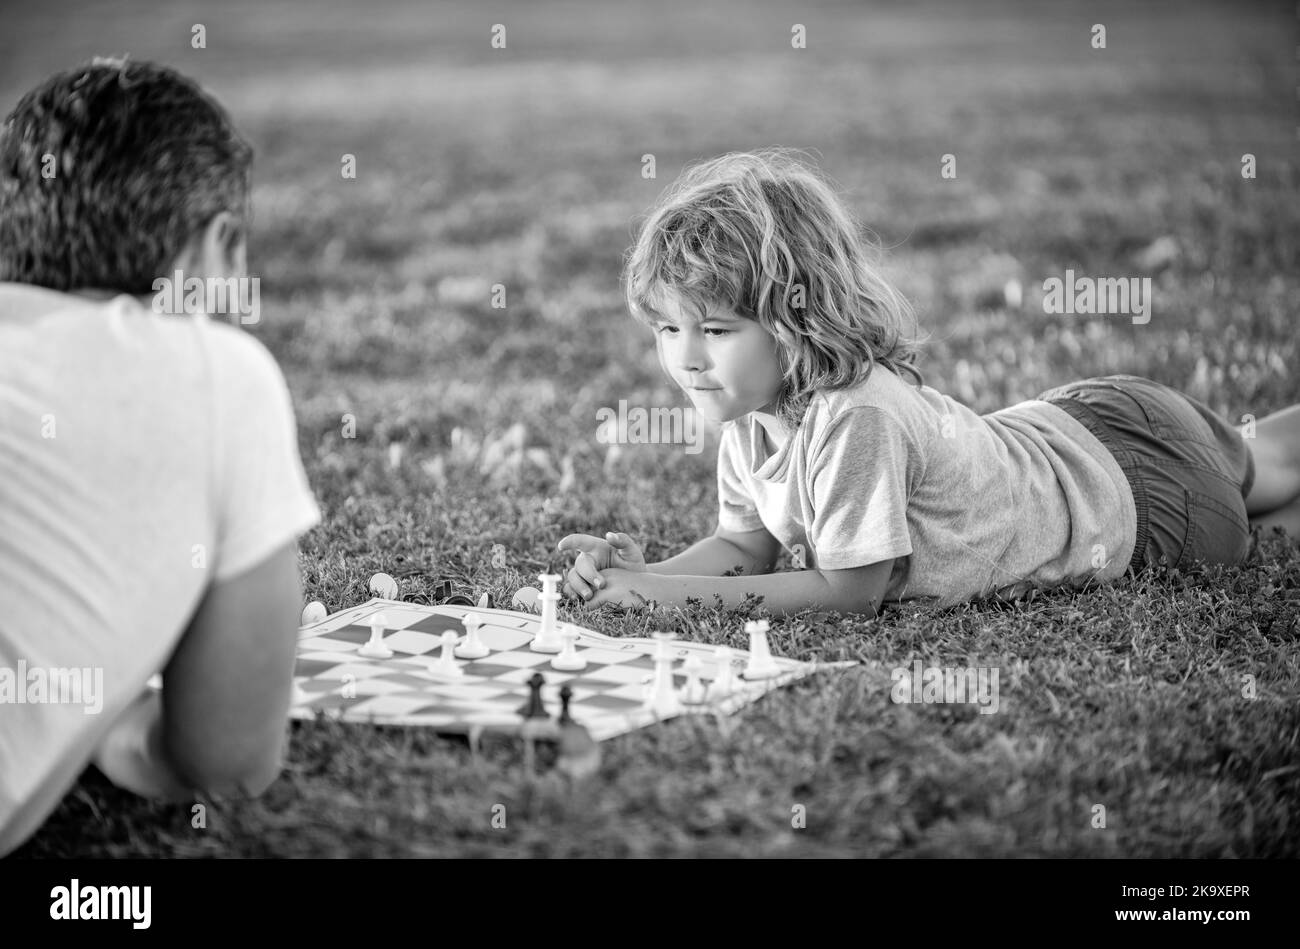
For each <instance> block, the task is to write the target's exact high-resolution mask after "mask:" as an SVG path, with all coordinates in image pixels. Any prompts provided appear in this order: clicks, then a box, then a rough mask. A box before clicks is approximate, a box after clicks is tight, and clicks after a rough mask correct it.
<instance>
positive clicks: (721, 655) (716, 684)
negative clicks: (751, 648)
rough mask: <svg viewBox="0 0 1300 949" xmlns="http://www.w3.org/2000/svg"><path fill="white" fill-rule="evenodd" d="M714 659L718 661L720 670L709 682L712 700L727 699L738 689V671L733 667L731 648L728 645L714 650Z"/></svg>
mask: <svg viewBox="0 0 1300 949" xmlns="http://www.w3.org/2000/svg"><path fill="white" fill-rule="evenodd" d="M713 661H714V662H716V663H717V665H718V671H717V673H716V674H715V675H714V676H713V681H712V682H710V683H709V701H710V702H716V701H718V700H719V699H725V698H726V697H727V696H729V695H730V694H731V693H732V692H734V691H736V685H737V683H736V672H735V670H734V669H732V668H731V650H730V649H728V648H727V647H726V646H719V647H718V648H717V649H715V650H714V651H713Z"/></svg>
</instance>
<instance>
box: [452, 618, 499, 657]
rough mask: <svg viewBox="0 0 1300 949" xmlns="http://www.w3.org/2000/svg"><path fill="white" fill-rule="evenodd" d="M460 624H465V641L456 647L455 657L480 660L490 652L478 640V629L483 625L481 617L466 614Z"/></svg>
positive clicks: (484, 644)
mask: <svg viewBox="0 0 1300 949" xmlns="http://www.w3.org/2000/svg"><path fill="white" fill-rule="evenodd" d="M461 622H462V623H464V624H465V641H464V642H463V643H461V644H460V645H459V646H457V647H456V655H457V656H459V657H460V658H461V659H482V658H483V657H484V656H486V655H487V654H488V653H490V652H491V651H492V650H491V649H489V648H488V647H487V644H486V643H484V642H483V640H482V639H480V638H479V633H478V628H479V627H480V626H482V625H483V617H481V616H479V615H478V614H477V613H466V614H465V617H464V619H462V620H461Z"/></svg>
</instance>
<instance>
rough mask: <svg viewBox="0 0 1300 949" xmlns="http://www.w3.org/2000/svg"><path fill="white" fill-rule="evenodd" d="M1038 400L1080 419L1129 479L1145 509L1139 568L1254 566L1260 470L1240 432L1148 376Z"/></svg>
mask: <svg viewBox="0 0 1300 949" xmlns="http://www.w3.org/2000/svg"><path fill="white" fill-rule="evenodd" d="M1038 398H1039V399H1042V400H1043V401H1046V402H1052V403H1054V404H1056V405H1058V406H1060V407H1061V408H1062V409H1064V410H1065V411H1066V412H1069V413H1070V415H1072V416H1074V417H1075V418H1076V419H1078V420H1079V421H1080V422H1081V423H1082V424H1083V426H1084V427H1085V428H1087V429H1088V431H1090V432H1092V434H1093V435H1095V436H1097V440H1098V441H1100V442H1101V443H1102V444H1103V445H1105V446H1106V447H1107V448H1108V449H1109V450H1110V453H1111V454H1112V455H1114V456H1115V460H1116V461H1117V462H1119V466H1120V468H1121V469H1122V470H1123V472H1124V475H1125V476H1126V477H1127V478H1128V481H1129V485H1130V486H1131V487H1132V489H1133V500H1134V502H1135V504H1136V506H1137V547H1136V548H1135V549H1134V551H1133V559H1132V560H1131V561H1130V562H1129V567H1130V568H1131V569H1132V570H1134V571H1138V570H1141V569H1142V568H1143V567H1144V566H1146V565H1148V564H1165V565H1168V566H1171V567H1178V568H1181V567H1185V566H1187V565H1188V564H1190V563H1192V562H1193V561H1202V562H1205V563H1224V564H1237V563H1241V562H1242V561H1244V560H1245V559H1246V557H1247V555H1248V553H1249V552H1250V543H1251V534H1250V523H1249V521H1248V519H1247V517H1246V495H1247V494H1248V493H1250V486H1251V485H1252V484H1253V483H1254V481H1255V463H1254V459H1252V458H1251V454H1250V449H1249V448H1247V447H1246V443H1245V441H1244V440H1243V439H1242V437H1241V433H1240V432H1238V431H1237V429H1236V428H1234V427H1233V426H1231V425H1229V424H1228V423H1227V422H1225V421H1224V420H1223V419H1221V418H1219V416H1218V415H1216V414H1215V413H1214V412H1212V411H1210V409H1209V408H1208V407H1207V406H1206V405H1204V404H1203V403H1201V402H1198V401H1197V400H1196V399H1193V398H1192V397H1191V396H1187V395H1183V394H1182V393H1181V392H1179V391H1178V390H1177V389H1171V388H1169V386H1165V385H1161V384H1160V383H1158V382H1152V381H1151V380H1150V379H1143V378H1141V377H1140V376H1104V377H1102V378H1099V379H1084V380H1082V381H1080V382H1071V383H1069V384H1068V385H1064V386H1060V387H1058V388H1055V389H1050V390H1048V391H1047V392H1044V393H1043V394H1042V395H1040V396H1038Z"/></svg>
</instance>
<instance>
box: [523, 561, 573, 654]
mask: <svg viewBox="0 0 1300 949" xmlns="http://www.w3.org/2000/svg"><path fill="white" fill-rule="evenodd" d="M537 579H539V580H541V581H542V593H541V595H540V596H539V597H538V599H539V600H540V601H541V603H542V625H541V628H540V629H538V631H537V636H536V637H534V639H533V641H532V643H531V644H530V645H529V647H528V648H530V649H531V650H532V651H533V652H559V651H560V650H561V649H563V648H564V642H563V641H562V640H561V638H560V630H559V627H558V624H557V623H556V620H555V605H556V604H557V603H559V602H560V594H559V592H558V591H557V590H556V585H557V584H558V583H559V582H560V576H559V574H555V573H543V574H541V575H540V576H538V578H537Z"/></svg>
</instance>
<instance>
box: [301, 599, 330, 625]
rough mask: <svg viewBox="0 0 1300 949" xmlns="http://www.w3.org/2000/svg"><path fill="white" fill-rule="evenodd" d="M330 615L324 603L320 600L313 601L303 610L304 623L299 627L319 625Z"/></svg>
mask: <svg viewBox="0 0 1300 949" xmlns="http://www.w3.org/2000/svg"><path fill="white" fill-rule="evenodd" d="M328 615H329V613H327V612H326V610H325V604H324V603H322V602H320V601H319V600H312V601H311V602H310V603H308V604H307V605H306V606H305V607H304V608H303V611H302V623H301V624H299V625H301V626H312V625H314V624H316V623H319V622H320V621H321V620H323V619H324V618H325V617H326V616H328Z"/></svg>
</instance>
